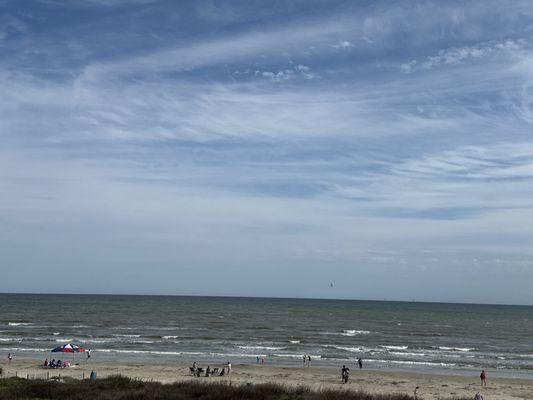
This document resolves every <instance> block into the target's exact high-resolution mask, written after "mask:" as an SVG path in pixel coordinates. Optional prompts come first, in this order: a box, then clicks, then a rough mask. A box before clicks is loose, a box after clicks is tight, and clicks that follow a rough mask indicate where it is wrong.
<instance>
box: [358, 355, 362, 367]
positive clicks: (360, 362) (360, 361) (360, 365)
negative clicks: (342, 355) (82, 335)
mask: <svg viewBox="0 0 533 400" xmlns="http://www.w3.org/2000/svg"><path fill="white" fill-rule="evenodd" d="M357 364H359V369H363V360H362V359H361V357H359V359H358V360H357Z"/></svg>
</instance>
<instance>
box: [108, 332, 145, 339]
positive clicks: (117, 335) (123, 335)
mask: <svg viewBox="0 0 533 400" xmlns="http://www.w3.org/2000/svg"><path fill="white" fill-rule="evenodd" d="M113 336H114V337H121V338H139V337H141V335H125V334H119V333H114V334H113Z"/></svg>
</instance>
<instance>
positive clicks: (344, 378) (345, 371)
mask: <svg viewBox="0 0 533 400" xmlns="http://www.w3.org/2000/svg"><path fill="white" fill-rule="evenodd" d="M341 377H342V383H348V379H350V368H348V367H346V365H343V366H342V369H341Z"/></svg>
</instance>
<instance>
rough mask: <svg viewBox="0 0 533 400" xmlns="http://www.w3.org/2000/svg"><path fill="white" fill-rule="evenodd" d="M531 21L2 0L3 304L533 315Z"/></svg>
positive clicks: (510, 5)
mask: <svg viewBox="0 0 533 400" xmlns="http://www.w3.org/2000/svg"><path fill="white" fill-rule="evenodd" d="M532 244H533V3H532V2H530V1H520V0H516V1H504V0H495V1H493V0H483V1H481V0H480V1H446V2H443V1H402V0H400V1H363V0H361V1H315V0H305V1H298V0H293V1H287V2H285V1H277V0H276V1H268V2H256V1H249V0H245V1H224V2H222V1H204V0H199V1H190V2H186V1H180V2H176V1H165V0H128V1H127V0H69V1H60V0H28V1H19V0H0V276H1V279H0V292H39V293H42V292H46V293H116V294H183V295H235V296H274V297H278V296H281V297H316V298H353V299H378V300H379V299H389V300H415V301H450V302H479V303H510V304H533V291H532V290H531V287H532V285H533V246H532Z"/></svg>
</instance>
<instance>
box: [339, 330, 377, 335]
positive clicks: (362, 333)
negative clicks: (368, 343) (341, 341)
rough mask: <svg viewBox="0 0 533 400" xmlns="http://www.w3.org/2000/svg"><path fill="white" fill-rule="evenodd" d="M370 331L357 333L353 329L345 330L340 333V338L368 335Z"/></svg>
mask: <svg viewBox="0 0 533 400" xmlns="http://www.w3.org/2000/svg"><path fill="white" fill-rule="evenodd" d="M368 334H370V331H358V330H355V329H345V330H343V331H342V333H341V335H342V336H356V335H368Z"/></svg>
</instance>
